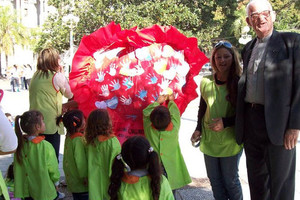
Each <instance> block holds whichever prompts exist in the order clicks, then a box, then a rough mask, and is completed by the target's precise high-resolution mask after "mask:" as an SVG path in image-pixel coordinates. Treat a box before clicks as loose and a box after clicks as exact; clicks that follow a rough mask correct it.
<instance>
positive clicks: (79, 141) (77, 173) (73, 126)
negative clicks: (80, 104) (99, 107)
mask: <svg viewBox="0 0 300 200" xmlns="http://www.w3.org/2000/svg"><path fill="white" fill-rule="evenodd" d="M61 121H62V122H63V124H64V126H65V127H66V129H67V135H66V139H65V148H64V160H63V169H64V172H65V175H66V182H67V187H68V190H69V191H70V192H72V195H73V198H74V200H88V199H89V196H88V187H87V158H86V153H85V144H84V142H83V134H82V131H83V130H84V127H85V119H84V116H83V113H82V112H81V111H80V110H71V111H68V112H66V113H65V114H64V115H61V116H59V117H57V119H56V123H57V124H59V123H60V122H61Z"/></svg>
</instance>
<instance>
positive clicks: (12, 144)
mask: <svg viewBox="0 0 300 200" xmlns="http://www.w3.org/2000/svg"><path fill="white" fill-rule="evenodd" d="M17 146H18V139H17V136H16V134H15V132H14V130H13V128H12V126H11V124H10V123H9V121H8V120H7V118H6V116H5V115H4V113H3V112H2V109H1V106H0V155H7V154H12V153H14V152H15V151H16V149H17ZM0 199H1V200H2V199H4V200H9V194H8V191H7V187H6V185H5V181H4V179H3V177H2V173H1V172H0Z"/></svg>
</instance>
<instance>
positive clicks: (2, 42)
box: [0, 6, 28, 75]
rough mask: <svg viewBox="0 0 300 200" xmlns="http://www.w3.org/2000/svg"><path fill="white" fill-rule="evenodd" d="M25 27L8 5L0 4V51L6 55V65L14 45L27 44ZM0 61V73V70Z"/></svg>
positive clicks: (0, 73)
mask: <svg viewBox="0 0 300 200" xmlns="http://www.w3.org/2000/svg"><path fill="white" fill-rule="evenodd" d="M26 33H27V31H26V28H25V27H24V26H23V25H22V24H21V23H19V22H18V21H17V15H16V13H15V12H14V10H13V9H11V8H10V7H9V6H7V7H2V6H0V53H1V52H4V54H5V57H6V66H7V65H8V56H9V55H12V54H13V52H14V45H16V44H18V45H26V44H28V39H27V34H26ZM1 70H2V68H1V63H0V75H2V72H1Z"/></svg>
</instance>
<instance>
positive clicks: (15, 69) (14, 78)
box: [10, 65, 20, 92]
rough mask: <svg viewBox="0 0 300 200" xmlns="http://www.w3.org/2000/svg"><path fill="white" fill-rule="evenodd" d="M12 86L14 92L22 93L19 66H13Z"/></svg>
mask: <svg viewBox="0 0 300 200" xmlns="http://www.w3.org/2000/svg"><path fill="white" fill-rule="evenodd" d="M10 84H11V86H12V91H13V92H20V82H19V67H18V66H17V65H13V67H12V69H11V71H10Z"/></svg>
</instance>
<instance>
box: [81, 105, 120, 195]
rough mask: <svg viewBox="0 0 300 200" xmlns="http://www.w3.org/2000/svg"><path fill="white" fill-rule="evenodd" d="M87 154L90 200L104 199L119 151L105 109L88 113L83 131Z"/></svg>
mask: <svg viewBox="0 0 300 200" xmlns="http://www.w3.org/2000/svg"><path fill="white" fill-rule="evenodd" d="M85 139H86V142H87V156H88V185H89V198H90V200H99V199H101V200H106V199H109V196H108V193H107V191H108V185H109V182H110V181H109V177H110V174H111V167H112V163H113V159H114V158H115V157H116V155H117V154H119V153H120V151H121V145H120V143H119V140H118V139H117V138H116V137H115V136H114V135H113V133H112V122H111V120H110V117H109V114H108V111H107V110H104V109H97V110H94V111H92V112H91V113H90V115H89V117H88V119H87V126H86V132H85Z"/></svg>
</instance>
